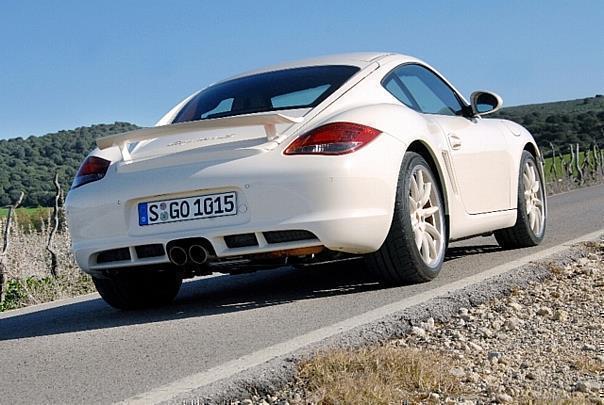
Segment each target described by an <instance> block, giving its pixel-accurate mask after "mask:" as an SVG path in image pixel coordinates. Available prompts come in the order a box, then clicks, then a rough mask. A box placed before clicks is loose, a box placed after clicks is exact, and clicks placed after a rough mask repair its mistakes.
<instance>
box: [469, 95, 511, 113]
mask: <svg viewBox="0 0 604 405" xmlns="http://www.w3.org/2000/svg"><path fill="white" fill-rule="evenodd" d="M470 100H471V103H472V112H473V113H474V115H479V116H480V115H487V114H491V113H494V112H495V111H497V110H499V109H500V108H501V107H502V106H503V100H502V99H501V97H499V96H498V95H497V94H495V93H491V92H489V91H475V92H474V93H472V95H471V96H470Z"/></svg>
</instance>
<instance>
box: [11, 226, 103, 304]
mask: <svg viewBox="0 0 604 405" xmlns="http://www.w3.org/2000/svg"><path fill="white" fill-rule="evenodd" d="M5 221H6V219H5V218H2V219H0V241H1V240H3V238H4V234H3V233H4V224H5ZM49 223H50V221H49V218H46V219H42V220H39V221H38V222H37V224H38V226H37V227H34V226H33V225H32V223H31V222H30V221H28V222H26V223H25V224H22V223H21V222H20V221H19V216H17V217H16V221H15V222H13V224H12V226H11V232H10V245H9V248H8V251H7V255H6V258H5V265H6V274H5V278H6V284H5V286H4V291H5V299H4V301H3V302H2V303H0V311H5V310H9V309H15V308H20V307H24V306H28V305H33V304H39V303H42V302H47V301H52V300H57V299H61V298H68V297H73V296H76V295H81V294H86V293H89V292H93V291H94V286H93V285H92V281H91V279H90V277H89V276H87V275H85V274H84V273H82V272H80V270H79V269H78V267H77V265H76V263H75V261H74V258H73V255H72V254H71V251H70V244H71V240H70V238H69V233H68V232H67V231H66V230H61V231H60V232H58V233H56V234H55V237H54V239H53V248H54V250H55V251H56V253H57V256H58V263H59V269H58V275H57V277H53V276H51V274H50V270H49V269H50V260H51V259H50V254H49V253H48V251H47V250H46V242H47V240H48V235H49V232H50V227H49V225H48V224H49Z"/></svg>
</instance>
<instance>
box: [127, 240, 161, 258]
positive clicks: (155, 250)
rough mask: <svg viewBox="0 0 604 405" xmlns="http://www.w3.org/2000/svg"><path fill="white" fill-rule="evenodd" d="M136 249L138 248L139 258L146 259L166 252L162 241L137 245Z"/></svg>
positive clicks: (137, 254)
mask: <svg viewBox="0 0 604 405" xmlns="http://www.w3.org/2000/svg"><path fill="white" fill-rule="evenodd" d="M134 249H136V256H137V257H138V258H139V259H146V258H148V257H159V256H163V255H165V254H166V251H165V250H164V246H163V245H162V244H160V243H155V244H152V245H142V246H136V247H135V248H134Z"/></svg>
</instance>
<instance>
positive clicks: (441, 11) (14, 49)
mask: <svg viewBox="0 0 604 405" xmlns="http://www.w3.org/2000/svg"><path fill="white" fill-rule="evenodd" d="M425 3H426V4H420V3H419V2H416V1H403V0H398V1H375V2H369V1H352V0H348V1H287V0H280V1H272V2H269V1H262V0H254V1H243V0H242V1H228V0H221V1H220V2H216V1H153V0H146V1H132V0H122V1H117V0H114V1H112V0H104V1H91V0H90V1H89V0H86V1H81V0H78V1H70V0H63V1H58V0H56V1H42V0H40V1H27V0H3V1H2V3H1V5H0V138H7V137H16V136H22V137H26V136H29V135H42V134H45V133H47V132H53V131H57V130H60V129H69V128H74V127H77V126H82V125H90V124H93V123H102V122H113V121H129V122H133V123H136V124H139V125H152V124H153V123H154V122H155V121H156V120H157V119H158V118H159V117H161V115H162V114H163V113H164V112H166V111H167V110H169V109H170V108H171V107H172V106H173V105H174V104H176V103H177V102H178V101H179V100H181V99H182V98H184V97H185V96H187V95H188V94H190V93H192V92H193V91H195V90H197V89H199V88H201V87H204V86H205V85H207V84H209V83H211V82H214V81H217V80H219V79H222V78H225V77H227V76H230V75H233V74H235V73H238V72H241V71H246V70H249V69H252V68H255V67H260V66H262V65H266V64H272V63H277V62H281V61H285V60H291V59H298V58H305V57H310V56H316V55H322V54H328V53H339V52H350V51H371V50H380V51H381V50H385V51H394V52H401V53H407V54H411V55H414V56H418V57H420V58H422V59H424V60H426V61H428V62H429V63H431V64H432V65H434V66H435V67H436V68H438V69H439V70H440V71H441V72H443V73H444V74H445V75H446V76H447V77H448V78H449V79H450V80H451V81H452V82H453V83H454V84H455V85H456V86H457V87H458V88H459V89H460V90H461V91H462V92H463V93H464V94H465V95H467V94H468V93H470V92H471V91H473V90H475V89H490V90H493V91H496V92H498V93H499V94H500V95H501V96H502V97H503V99H504V103H505V104H506V105H518V104H526V103H533V102H543V101H555V100H564V99H572V98H581V97H587V96H593V95H594V94H596V93H604V34H603V33H602V28H601V27H602V23H603V21H604V1H602V0H575V1H559V0H548V1H526V0H523V1H516V0H507V1H500V2H494V1H493V2H475V1H464V0H461V1H450V0H446V1H444V0H443V1H431V2H425Z"/></svg>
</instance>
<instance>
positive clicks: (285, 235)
mask: <svg viewBox="0 0 604 405" xmlns="http://www.w3.org/2000/svg"><path fill="white" fill-rule="evenodd" d="M263 235H264V239H266V241H267V242H268V243H271V244H272V243H284V242H297V241H301V240H311V239H318V238H317V236H316V235H315V234H314V233H312V232H308V231H303V230H292V231H270V232H264V233H263Z"/></svg>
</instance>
